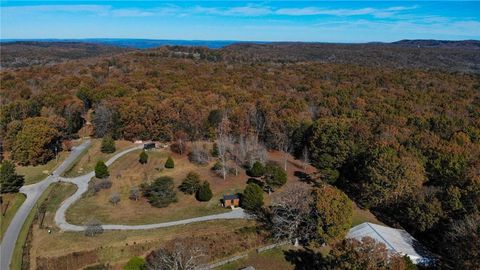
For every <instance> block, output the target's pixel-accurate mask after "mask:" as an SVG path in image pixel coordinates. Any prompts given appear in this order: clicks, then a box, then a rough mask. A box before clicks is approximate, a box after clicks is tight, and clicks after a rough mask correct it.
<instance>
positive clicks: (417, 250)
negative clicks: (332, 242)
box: [347, 222, 434, 265]
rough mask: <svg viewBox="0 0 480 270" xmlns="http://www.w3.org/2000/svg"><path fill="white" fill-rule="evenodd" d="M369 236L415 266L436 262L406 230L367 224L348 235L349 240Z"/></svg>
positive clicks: (361, 225) (355, 228) (353, 229)
mask: <svg viewBox="0 0 480 270" xmlns="http://www.w3.org/2000/svg"><path fill="white" fill-rule="evenodd" d="M367 236H368V237H371V238H373V239H374V240H376V241H378V242H381V243H384V244H385V246H386V247H387V249H388V250H389V251H391V252H395V253H398V254H400V255H401V256H404V255H407V256H408V257H409V258H410V259H411V260H412V262H413V263H415V264H422V265H429V264H432V263H433V261H434V256H433V254H432V253H430V252H429V251H428V250H427V249H426V248H425V247H424V246H422V245H421V244H420V243H419V242H418V241H417V240H416V239H415V238H413V237H412V236H411V235H410V234H409V233H408V232H406V231H405V230H401V229H395V228H390V227H386V226H381V225H377V224H373V223H369V222H365V223H362V224H360V225H357V226H355V227H353V228H351V229H350V231H349V232H348V234H347V238H355V239H357V240H361V239H362V238H363V237H367Z"/></svg>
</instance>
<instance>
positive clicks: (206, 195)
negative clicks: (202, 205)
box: [196, 181, 213, 202]
mask: <svg viewBox="0 0 480 270" xmlns="http://www.w3.org/2000/svg"><path fill="white" fill-rule="evenodd" d="M196 197H197V200H199V201H201V202H208V201H210V199H212V197H213V194H212V190H211V189H210V184H209V183H208V182H207V181H205V182H203V184H202V185H201V186H200V188H199V189H198V190H197V194H196Z"/></svg>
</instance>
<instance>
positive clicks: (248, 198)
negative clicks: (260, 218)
mask: <svg viewBox="0 0 480 270" xmlns="http://www.w3.org/2000/svg"><path fill="white" fill-rule="evenodd" d="M262 206H263V191H262V188H260V187H259V186H258V185H257V184H254V183H252V184H248V185H247V187H246V188H245V190H244V191H243V194H242V207H243V208H245V209H246V210H249V211H256V210H259V209H260V208H261V207H262Z"/></svg>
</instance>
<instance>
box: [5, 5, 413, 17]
mask: <svg viewBox="0 0 480 270" xmlns="http://www.w3.org/2000/svg"><path fill="white" fill-rule="evenodd" d="M416 7H417V6H394V7H389V8H384V9H376V8H371V7H365V8H359V9H328V8H318V7H308V6H307V7H302V8H272V7H269V6H261V5H253V4H248V5H245V6H237V7H203V6H195V7H180V6H174V5H165V6H160V7H156V8H145V9H140V8H113V7H112V6H109V5H34V6H14V7H2V11H3V12H5V13H6V14H7V13H32V12H89V13H94V14H98V15H102V16H105V15H111V16H115V17H145V16H155V15H165V14H170V15H188V14H190V15H195V14H197V15H199V14H200V15H217V16H249V17H252V16H265V15H283V16H312V15H331V16H341V17H347V16H359V15H371V16H374V17H378V18H385V17H389V16H392V15H395V14H397V13H399V12H402V11H405V10H410V9H415V8H416Z"/></svg>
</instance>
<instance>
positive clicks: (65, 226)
mask: <svg viewBox="0 0 480 270" xmlns="http://www.w3.org/2000/svg"><path fill="white" fill-rule="evenodd" d="M142 148H143V145H139V146H136V147H133V148H129V149H127V150H124V151H122V152H120V153H118V154H116V155H114V156H113V157H112V158H110V159H109V160H108V161H107V162H105V164H106V165H107V166H110V165H111V164H112V163H113V162H114V161H115V160H117V159H119V158H120V157H122V156H123V155H125V154H127V153H129V152H131V151H135V150H137V149H142ZM94 175H95V173H94V172H90V173H87V174H85V175H82V176H79V177H75V178H61V181H63V182H68V183H73V184H75V185H77V187H78V188H77V191H75V193H74V194H73V195H72V196H70V197H68V198H67V199H66V200H65V201H63V202H62V204H61V205H60V208H58V210H57V212H56V213H55V223H56V224H57V226H58V227H59V228H60V229H61V230H62V231H75V232H79V231H84V230H85V227H84V226H80V225H74V224H70V223H68V222H67V220H66V218H65V213H66V212H67V209H68V208H69V207H70V206H71V205H72V204H73V203H75V202H76V201H77V200H78V199H80V198H81V197H82V195H83V193H85V192H86V191H87V190H88V182H89V181H90V179H92V177H93V176H94ZM244 218H248V215H247V214H246V213H245V212H244V211H243V209H241V208H237V209H234V210H232V211H230V212H227V213H222V214H215V215H209V216H202V217H196V218H190V219H184V220H178V221H171V222H163V223H155V224H145V225H119V224H110V225H102V227H103V229H104V230H149V229H156V228H164V227H170V226H176V225H185V224H190V223H194V222H202V221H209V220H217V219H244Z"/></svg>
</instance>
